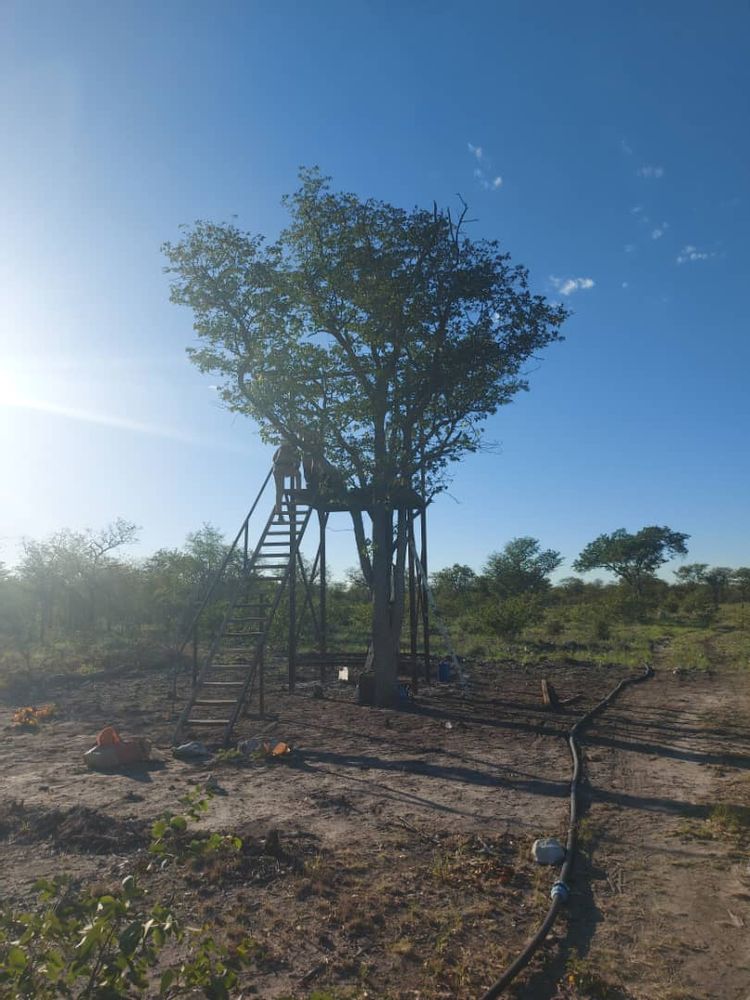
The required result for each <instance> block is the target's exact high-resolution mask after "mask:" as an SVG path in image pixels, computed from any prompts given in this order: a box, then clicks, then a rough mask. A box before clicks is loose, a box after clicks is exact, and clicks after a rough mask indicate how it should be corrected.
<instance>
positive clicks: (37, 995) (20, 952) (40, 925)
mask: <svg viewBox="0 0 750 1000" xmlns="http://www.w3.org/2000/svg"><path fill="white" fill-rule="evenodd" d="M35 889H36V891H37V892H38V893H39V899H40V902H41V903H42V904H43V906H42V908H41V909H40V910H38V911H18V912H3V913H0V991H1V992H2V995H3V996H4V997H8V998H9V1000H11V998H13V1000H16V998H19V1000H20V998H21V997H28V998H34V1000H46V998H53V997H92V998H94V997H95V998H97V1000H110V998H113V1000H114V998H123V997H139V996H142V995H143V991H145V990H149V991H150V992H151V993H152V994H158V995H159V996H161V997H179V996H186V995H188V994H193V995H195V992H196V991H199V993H202V995H203V996H206V997H210V998H215V1000H220V998H224V997H227V998H228V997H230V996H231V995H232V989H233V988H234V986H235V985H236V983H237V972H238V970H239V969H240V968H241V967H242V966H243V965H244V964H245V962H246V961H247V960H248V955H249V950H248V951H245V950H244V949H243V948H242V947H238V948H236V949H234V950H233V951H232V953H231V954H230V952H229V950H228V949H227V948H226V947H224V946H223V945H219V944H217V943H216V941H214V939H213V938H212V937H210V936H209V935H207V934H205V933H203V932H201V931H196V930H194V929H189V930H186V929H185V928H183V926H182V925H181V924H180V923H179V922H178V920H177V919H176V917H175V916H174V914H173V913H172V911H171V910H170V908H169V907H167V906H163V905H161V904H156V905H152V906H149V905H148V903H147V902H146V897H145V893H144V892H143V891H142V890H141V889H140V888H139V887H138V885H137V884H136V881H135V879H134V878H133V876H132V875H128V876H127V877H126V878H125V879H123V881H122V885H121V888H120V890H119V891H118V892H116V893H112V894H106V895H103V896H87V895H85V894H84V893H79V892H75V891H73V889H72V888H71V885H70V883H69V881H68V880H67V879H65V878H55V879H53V880H51V881H47V880H42V881H39V882H37V883H36V886H35ZM186 939H187V942H188V943H189V949H190V955H191V957H190V959H189V960H185V961H182V962H179V963H177V964H175V965H170V966H168V967H167V968H166V969H164V970H163V971H162V972H161V974H160V975H157V974H156V973H155V972H154V968H155V966H156V965H157V962H158V959H159V955H160V953H161V951H162V950H163V949H164V947H165V945H167V943H168V942H176V943H179V942H182V941H185V940H186Z"/></svg>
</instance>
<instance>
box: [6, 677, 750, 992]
mask: <svg viewBox="0 0 750 1000" xmlns="http://www.w3.org/2000/svg"><path fill="white" fill-rule="evenodd" d="M656 667H657V673H656V676H655V677H654V679H652V680H651V681H648V682H647V683H645V684H641V685H638V686H636V687H633V688H630V689H628V690H627V691H626V692H625V693H624V694H623V695H622V697H621V699H620V700H619V701H618V702H617V703H616V704H615V705H614V706H613V707H612V708H611V709H610V710H609V711H608V712H607V713H606V714H605V715H604V716H602V717H601V719H600V720H599V721H598V722H597V723H596V725H595V726H594V727H592V728H591V729H590V730H589V731H588V733H587V734H586V738H585V761H586V764H585V782H584V798H585V802H586V816H585V819H584V821H583V827H582V844H583V852H582V855H581V859H580V863H579V864H577V867H576V872H575V880H574V891H573V895H572V900H571V904H570V906H569V908H568V910H567V911H566V913H565V916H564V917H563V918H562V919H561V920H560V921H559V922H558V924H557V926H556V927H555V929H554V931H553V934H552V935H551V938H550V940H549V942H548V945H547V946H546V947H545V948H544V950H543V951H542V952H541V953H540V954H539V955H538V957H537V958H536V959H535V960H534V962H533V963H532V965H531V966H530V967H529V969H528V970H527V971H526V972H525V973H524V974H523V976H522V977H521V978H520V979H519V980H518V981H517V983H516V984H514V986H513V987H512V988H511V990H510V992H509V994H508V995H510V996H515V997H528V998H532V1000H533V998H537V997H538V998H563V997H566V998H567V997H571V998H572V997H584V996H592V997H612V998H616V997H620V998H628V997H630V998H636V1000H698V998H717V1000H748V998H750V946H749V942H750V932H749V931H748V927H750V867H749V859H748V851H747V844H746V843H745V844H743V843H742V842H741V840H740V839H739V838H738V837H736V836H733V835H731V834H730V833H728V832H726V831H722V830H721V829H719V828H717V827H715V825H712V823H711V815H712V813H711V811H712V809H713V807H714V806H715V805H717V804H718V803H730V804H737V805H745V806H747V805H750V779H749V778H748V768H749V767H750V730H749V727H748V720H749V719H750V698H749V697H748V692H747V683H746V680H745V679H744V678H743V677H742V676H741V675H740V674H736V673H732V672H726V673H718V674H717V675H715V676H713V677H712V678H711V677H706V676H705V675H700V676H692V677H675V676H673V675H672V674H671V673H668V672H661V671H659V669H658V658H657V663H656ZM627 672H628V671H626V670H625V669H624V668H617V667H612V668H594V667H591V668H580V667H571V666H566V665H565V664H564V663H557V664H550V665H549V666H548V667H545V668H544V669H536V668H534V669H531V668H529V669H524V668H503V669H499V668H497V667H491V666H489V665H482V666H479V665H475V666H474V667H472V668H470V675H471V676H470V693H469V696H468V697H467V698H461V697H460V695H459V692H458V691H457V690H456V688H455V687H454V686H453V685H435V686H432V687H424V688H423V689H422V690H421V691H420V692H419V694H418V696H417V698H416V700H415V703H414V706H413V708H412V709H411V710H408V711H402V712H391V711H382V710H376V709H367V708H361V707H359V706H358V705H357V704H356V702H355V700H354V697H353V691H352V689H351V688H348V687H346V686H344V685H331V686H330V687H328V688H327V689H326V692H325V697H324V698H323V699H318V698H314V697H313V696H312V693H313V689H312V685H309V686H305V685H302V686H301V687H300V689H299V690H298V691H297V693H295V694H294V695H289V694H288V693H286V692H285V691H283V690H282V688H281V685H280V684H275V685H274V684H273V683H271V684H269V693H268V709H269V713H268V717H267V718H266V719H265V720H262V721H261V720H258V719H254V718H249V719H245V720H243V730H242V732H241V733H239V734H238V735H240V736H247V735H254V734H265V735H267V736H268V737H269V738H273V739H276V738H278V739H283V740H286V741H287V742H289V743H291V744H292V745H293V746H294V748H295V751H294V753H293V754H292V755H290V757H289V758H288V759H287V760H286V761H285V762H283V763H277V764H265V763H254V764H252V765H251V766H246V767H237V766H234V765H232V764H218V765H217V764H215V763H214V764H212V765H208V766H206V765H195V764H188V763H185V762H182V761H179V760H176V759H175V758H173V757H172V754H171V751H170V746H169V744H170V737H171V726H170V723H169V721H168V712H167V703H166V697H165V693H166V678H165V677H161V676H157V675H154V674H148V673H139V674H131V675H126V674H120V675H119V676H117V677H90V678H87V679H83V678H80V679H76V680H75V682H71V681H70V680H66V681H62V680H60V681H57V682H54V681H52V682H50V684H49V685H48V686H47V689H46V690H44V691H37V692H35V693H34V697H36V698H37V700H38V701H42V700H46V701H49V700H52V701H55V702H56V703H57V705H58V706H59V714H58V716H57V717H56V718H55V719H54V720H52V721H50V722H48V723H46V724H44V725H43V726H42V727H41V730H40V732H38V733H25V732H20V731H18V730H17V729H14V728H12V727H11V725H10V714H11V712H10V710H11V708H12V707H13V706H11V705H6V706H3V707H2V708H0V755H1V756H0V759H2V764H3V782H2V786H1V787H0V843H2V854H1V855H0V896H2V897H3V898H4V899H5V900H6V902H8V903H11V904H16V903H19V902H21V901H24V902H28V901H29V899H30V898H31V896H32V895H33V894H32V891H31V887H32V884H33V882H34V880H35V879H37V878H39V877H40V876H49V875H52V874H55V873H59V872H61V871H66V872H68V873H70V874H71V875H73V876H74V877H75V878H76V879H79V880H80V881H81V883H82V884H89V883H97V884H101V885H103V886H105V887H106V886H107V885H110V884H112V882H113V880H114V879H120V878H122V876H123V874H126V873H127V872H129V871H133V870H134V871H137V872H139V873H140V877H141V879H142V880H143V882H144V884H146V885H148V886H150V888H151V890H152V891H153V893H154V895H158V893H159V892H160V891H165V892H166V891H169V893H170V895H171V894H175V899H176V902H175V906H176V907H177V909H178V910H179V911H180V912H181V913H182V914H183V915H184V916H186V917H189V918H190V919H191V920H192V921H201V922H206V923H209V924H210V925H211V926H212V927H213V928H214V929H215V932H216V934H217V936H221V937H222V938H223V939H226V940H228V941H233V940H239V938H240V937H241V936H245V937H246V936H248V935H249V936H251V937H252V939H253V940H254V941H255V942H256V943H257V947H258V956H259V957H258V960H257V962H256V966H255V967H254V968H253V969H252V970H250V971H249V972H248V974H247V977H246V982H244V981H243V987H242V994H243V995H245V996H251V995H255V996H261V997H268V998H269V1000H272V998H277V997H294V998H307V997H309V996H311V994H312V993H313V992H314V991H315V990H319V991H323V990H328V991H330V995H331V996H332V997H342V998H343V997H352V998H353V997H360V996H361V997H365V996H367V997H384V998H401V997H404V998H406V997H410V998H417V997H420V998H437V997H458V998H464V997H466V998H469V997H478V996H480V995H481V993H482V991H483V990H484V989H486V987H487V986H488V985H489V984H490V983H491V982H492V980H493V979H494V978H495V977H496V976H497V975H498V974H499V973H500V971H502V968H503V967H504V965H505V964H507V963H508V962H509V961H510V960H511V959H512V958H513V957H515V954H516V953H517V952H518V951H519V950H520V949H521V947H522V946H523V943H524V942H525V940H526V939H527V937H528V936H529V935H530V934H531V933H533V931H534V930H535V927H536V924H537V923H538V921H539V918H540V916H541V915H542V914H543V912H544V910H545V909H546V905H547V894H548V892H549V887H550V885H551V883H552V881H554V877H555V872H554V871H553V870H550V869H541V868H539V867H538V866H534V865H533V863H532V862H531V861H530V858H529V848H530V845H531V842H532V841H533V839H534V838H536V837H538V836H545V835H557V836H563V835H564V832H565V828H566V822H567V809H568V802H567V796H568V781H569V772H570V760H569V755H568V750H567V744H566V741H565V739H564V733H565V731H566V729H567V728H568V727H569V726H570V725H571V724H572V722H573V721H574V719H575V718H576V717H577V716H578V715H579V714H582V713H583V712H584V711H585V710H586V709H587V708H588V707H591V706H592V705H593V704H594V703H595V702H596V701H598V700H599V698H601V697H602V696H603V695H604V694H605V693H606V692H607V691H608V690H609V689H610V688H611V687H612V686H613V685H614V684H615V683H616V682H617V681H618V680H619V679H620V678H621V677H623V676H625V674H626V673H627ZM542 676H546V677H549V678H550V679H552V680H554V683H555V685H556V687H557V689H558V691H559V692H560V693H561V694H562V695H569V694H573V693H576V692H581V693H584V695H585V696H584V698H583V700H582V701H581V702H579V703H578V704H576V705H575V707H570V708H569V709H568V710H567V711H566V712H565V713H564V714H559V715H555V714H550V713H548V712H545V711H544V710H543V708H542V705H541V699H540V697H539V684H540V679H541V677H542ZM107 723H113V724H115V725H117V726H118V727H119V728H120V729H121V731H122V732H123V733H125V734H130V735H147V736H149V737H150V738H151V739H152V740H153V742H154V745H155V750H154V762H153V765H152V766H151V767H150V768H148V769H133V770H130V771H128V772H127V773H118V774H109V775H105V774H97V773H93V772H89V771H87V769H86V768H85V766H84V764H83V761H82V755H83V752H84V751H85V750H86V749H87V748H88V747H89V746H91V745H92V742H93V740H94V737H95V735H96V732H97V731H98V730H99V729H100V728H101V727H102V726H103V725H105V724H107ZM209 774H212V775H213V776H214V778H215V779H216V780H217V781H218V782H219V785H220V787H221V789H222V792H223V794H217V795H216V796H215V797H214V798H213V799H212V801H211V804H210V808H209V811H208V813H207V814H206V816H205V817H204V818H203V819H202V820H201V821H200V825H201V826H203V827H205V828H207V829H211V830H219V831H223V832H231V833H236V834H237V835H239V836H241V837H242V838H243V839H244V840H245V843H246V847H247V850H246V851H245V853H243V857H242V861H241V863H239V862H238V863H237V864H232V865H229V866H226V867H225V868H222V867H221V866H213V867H212V866H210V865H209V866H204V867H203V868H200V869H196V868H195V867H193V868H181V869H178V868H177V867H175V868H174V869H173V870H167V871H166V872H159V871H157V872H153V871H152V872H149V871H148V870H147V863H148V855H147V853H146V851H145V847H146V845H147V843H148V839H149V837H148V827H149V824H150V823H152V822H153V821H154V820H155V819H156V818H157V817H158V816H159V815H160V814H161V813H163V812H164V811H165V810H171V811H173V812H177V811H180V807H179V805H178V800H179V798H180V797H181V796H182V795H183V794H185V792H187V791H189V790H190V789H192V788H194V787H196V786H197V785H202V784H204V783H205V781H206V780H207V779H208V776H209ZM269 843H273V844H274V845H275V846H274V849H273V850H270V849H269V848H268V844H269ZM279 845H280V846H279ZM238 996H239V994H238Z"/></svg>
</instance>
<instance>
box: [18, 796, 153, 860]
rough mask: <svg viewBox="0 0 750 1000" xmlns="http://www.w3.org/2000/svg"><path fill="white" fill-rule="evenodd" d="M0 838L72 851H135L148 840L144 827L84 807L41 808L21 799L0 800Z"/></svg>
mask: <svg viewBox="0 0 750 1000" xmlns="http://www.w3.org/2000/svg"><path fill="white" fill-rule="evenodd" d="M0 840H4V841H6V843H8V842H9V843H13V844H38V843H42V842H43V843H47V844H51V845H52V846H53V847H55V848H57V849H58V850H64V851H72V852H74V853H76V854H113V853H115V852H117V853H123V852H131V851H138V850H140V849H142V848H144V847H146V846H147V844H148V842H149V832H148V826H147V825H146V824H144V823H142V822H138V821H137V820H123V819H116V818H114V817H112V816H108V815H107V814H106V813H103V812H98V811H97V810H95V809H87V808H86V807H85V806H73V807H72V808H70V809H67V810H66V809H45V808H44V807H43V806H39V805H26V804H25V803H24V802H17V801H13V800H10V801H0Z"/></svg>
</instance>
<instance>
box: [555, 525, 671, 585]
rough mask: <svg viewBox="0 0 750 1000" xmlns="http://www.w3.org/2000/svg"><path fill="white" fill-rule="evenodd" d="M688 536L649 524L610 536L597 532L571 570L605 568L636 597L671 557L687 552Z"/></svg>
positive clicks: (616, 532)
mask: <svg viewBox="0 0 750 1000" xmlns="http://www.w3.org/2000/svg"><path fill="white" fill-rule="evenodd" d="M688 538H690V535H685V534H683V533H682V532H679V531H672V529H671V528H666V527H663V528H660V527H657V526H651V527H647V528H641V530H640V531H638V532H636V533H635V534H634V535H633V534H630V533H629V532H627V531H626V530H625V529H624V528H618V529H617V531H613V532H612V534H611V535H599V537H598V538H595V539H594V541H593V542H589V544H588V545H587V546H586V548H585V549H584V550H583V552H581V554H580V556H579V557H578V558H577V559H576V561H575V562H574V563H573V569H575V570H576V571H577V572H579V573H585V572H587V571H588V570H592V569H608V570H609V571H610V572H611V573H614V574H615V576H617V577H619V579H620V580H623V581H624V582H625V583H627V584H628V585H629V586H630V587H632V588H633V590H634V591H635V593H636V594H637V595H638V596H639V597H640V596H641V595H642V593H643V587H644V584H645V582H646V581H647V580H648V579H650V578H651V577H653V576H654V574H655V573H656V571H657V569H658V568H659V567H660V566H662V565H664V563H665V562H668V560H669V559H671V558H672V557H673V556H676V555H682V556H684V555H686V554H687V544H686V543H687V540H688Z"/></svg>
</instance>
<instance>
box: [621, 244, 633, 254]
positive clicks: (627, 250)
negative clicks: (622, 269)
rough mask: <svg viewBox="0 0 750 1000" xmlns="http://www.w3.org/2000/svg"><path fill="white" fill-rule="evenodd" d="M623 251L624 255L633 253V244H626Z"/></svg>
mask: <svg viewBox="0 0 750 1000" xmlns="http://www.w3.org/2000/svg"><path fill="white" fill-rule="evenodd" d="M623 250H624V251H625V253H635V243H626V244H625V246H624V247H623Z"/></svg>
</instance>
